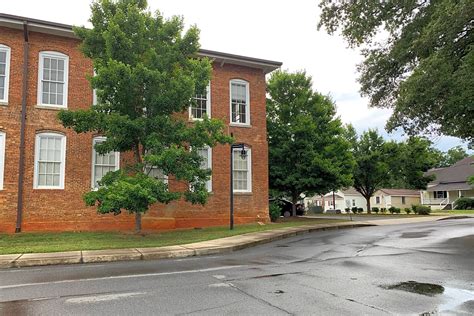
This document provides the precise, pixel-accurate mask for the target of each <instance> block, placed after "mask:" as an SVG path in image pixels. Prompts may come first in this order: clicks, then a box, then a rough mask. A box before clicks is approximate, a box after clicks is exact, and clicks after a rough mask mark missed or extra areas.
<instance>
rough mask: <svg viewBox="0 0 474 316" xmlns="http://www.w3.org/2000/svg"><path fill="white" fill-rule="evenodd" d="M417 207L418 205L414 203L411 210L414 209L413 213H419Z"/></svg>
mask: <svg viewBox="0 0 474 316" xmlns="http://www.w3.org/2000/svg"><path fill="white" fill-rule="evenodd" d="M416 207H417V205H412V206H411V210H412V211H413V214H418V212H417V210H416Z"/></svg>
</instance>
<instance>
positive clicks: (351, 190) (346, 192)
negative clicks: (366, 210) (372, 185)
mask: <svg viewBox="0 0 474 316" xmlns="http://www.w3.org/2000/svg"><path fill="white" fill-rule="evenodd" d="M342 193H344V195H360V196H362V194H360V192H359V191H357V190H356V189H354V188H353V187H349V188H347V189H345V190H342Z"/></svg>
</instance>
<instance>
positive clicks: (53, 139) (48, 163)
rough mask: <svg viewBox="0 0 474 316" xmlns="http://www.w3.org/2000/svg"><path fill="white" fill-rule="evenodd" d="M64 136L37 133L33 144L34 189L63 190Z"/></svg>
mask: <svg viewBox="0 0 474 316" xmlns="http://www.w3.org/2000/svg"><path fill="white" fill-rule="evenodd" d="M65 165H66V136H64V135H63V134H59V133H52V132H47V133H39V134H37V135H36V142H35V173H34V179H33V181H34V182H33V187H34V188H35V189H64V175H65Z"/></svg>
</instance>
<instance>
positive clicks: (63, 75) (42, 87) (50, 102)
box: [38, 52, 69, 108]
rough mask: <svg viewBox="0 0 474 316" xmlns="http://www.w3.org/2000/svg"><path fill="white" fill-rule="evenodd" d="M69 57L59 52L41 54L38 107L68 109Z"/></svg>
mask: <svg viewBox="0 0 474 316" xmlns="http://www.w3.org/2000/svg"><path fill="white" fill-rule="evenodd" d="M68 74H69V57H68V56H67V55H64V54H62V53H59V52H40V53H39V65H38V105H40V106H45V107H53V108H67V96H68Z"/></svg>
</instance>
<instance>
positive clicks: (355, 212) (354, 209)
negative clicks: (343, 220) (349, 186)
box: [351, 206, 357, 214]
mask: <svg viewBox="0 0 474 316" xmlns="http://www.w3.org/2000/svg"><path fill="white" fill-rule="evenodd" d="M351 211H352V213H354V214H357V207H355V206H354V207H353V208H352V209H351Z"/></svg>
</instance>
